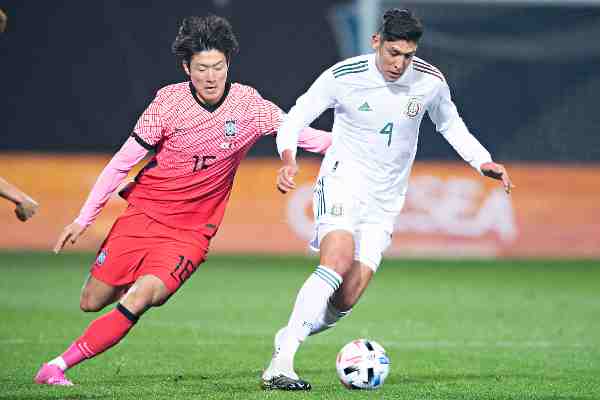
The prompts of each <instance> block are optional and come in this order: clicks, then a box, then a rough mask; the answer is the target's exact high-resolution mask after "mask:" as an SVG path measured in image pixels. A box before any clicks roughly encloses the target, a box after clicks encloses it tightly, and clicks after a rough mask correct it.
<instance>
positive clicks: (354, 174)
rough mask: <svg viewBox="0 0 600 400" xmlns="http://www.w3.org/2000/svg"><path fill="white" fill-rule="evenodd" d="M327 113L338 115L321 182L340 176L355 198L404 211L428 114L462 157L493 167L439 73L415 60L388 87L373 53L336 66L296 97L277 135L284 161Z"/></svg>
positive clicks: (322, 167) (474, 163) (418, 59)
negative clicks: (330, 110) (329, 176)
mask: <svg viewBox="0 0 600 400" xmlns="http://www.w3.org/2000/svg"><path fill="white" fill-rule="evenodd" d="M327 108H334V113H335V119H334V124H333V128H332V134H333V142H332V145H331V147H329V149H328V150H327V153H326V155H325V158H324V159H323V163H322V164H321V171H320V176H323V175H327V174H328V173H330V172H332V171H335V172H336V174H337V175H342V176H345V177H347V179H345V181H346V182H347V185H348V189H349V190H350V191H351V192H352V193H353V195H355V196H357V197H358V198H361V199H363V200H365V201H367V202H369V203H371V201H376V203H377V204H379V205H381V207H382V208H383V209H385V211H389V212H399V211H400V209H401V208H402V204H403V202H404V195H405V193H406V190H407V186H408V178H409V175H410V170H411V167H412V164H413V161H414V159H415V154H416V152H417V142H418V133H419V126H420V125H421V120H422V119H423V116H424V115H425V111H427V113H428V114H429V117H430V118H431V120H432V121H433V122H434V124H435V126H436V129H437V130H438V131H439V132H440V133H441V134H442V135H443V136H444V138H445V139H446V140H447V141H448V142H449V143H450V144H451V145H452V147H454V149H455V150H456V151H457V152H458V153H459V154H460V155H461V156H462V158H463V159H464V160H465V161H467V162H468V163H470V164H471V165H472V166H473V167H474V168H476V169H477V170H478V171H479V167H480V165H481V164H482V163H485V162H488V161H491V157H490V154H489V153H488V151H487V150H486V149H485V148H484V147H483V146H482V145H481V144H480V143H479V142H478V141H477V139H475V138H474V137H473V135H471V134H470V133H469V130H468V129H467V127H466V126H465V124H464V122H463V120H462V118H461V117H460V116H459V114H458V112H457V110H456V106H455V105H454V103H453V102H452V100H451V97H450V89H449V87H448V85H447V83H446V80H445V78H444V76H443V75H442V73H441V72H440V71H439V70H438V69H437V68H436V67H434V66H432V65H431V64H429V63H427V62H425V61H423V60H422V59H420V58H417V57H415V58H414V59H413V61H412V62H411V63H410V64H409V67H408V68H407V69H406V71H405V72H404V74H403V75H402V76H401V77H400V78H399V79H398V80H396V81H393V82H388V81H386V80H385V79H384V78H383V76H382V74H381V73H380V72H379V70H378V69H377V66H376V65H375V54H374V53H373V54H369V55H362V56H358V57H354V58H350V59H347V60H345V61H342V62H340V63H337V64H336V65H334V66H332V67H331V68H329V69H328V70H326V71H325V72H323V74H321V76H320V77H319V78H318V79H317V80H316V81H315V82H314V83H313V85H312V86H311V87H310V88H309V89H308V91H307V92H306V93H305V94H303V95H302V96H301V97H299V98H298V100H297V101H296V105H295V106H294V107H292V109H291V111H290V113H289V114H288V115H287V118H286V119H285V121H284V123H283V124H282V126H281V127H280V129H279V133H278V135H277V148H278V151H279V153H280V154H282V153H283V151H284V150H286V149H290V150H292V151H293V153H294V155H295V152H296V147H297V141H298V132H300V130H301V129H302V128H304V127H305V126H307V125H309V124H310V123H311V122H312V121H314V119H315V118H317V117H318V116H319V115H320V114H321V113H322V112H323V111H325V110H326V109H327Z"/></svg>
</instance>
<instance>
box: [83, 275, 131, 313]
mask: <svg viewBox="0 0 600 400" xmlns="http://www.w3.org/2000/svg"><path fill="white" fill-rule="evenodd" d="M126 290H127V286H112V285H109V284H108V283H106V282H103V281H101V280H99V279H96V278H94V277H93V276H92V275H91V274H89V275H88V277H87V279H86V280H85V283H84V284H83V288H82V289H81V296H80V300H79V306H80V308H81V309H82V310H83V311H100V310H101V309H103V308H104V307H106V306H107V305H109V304H112V303H114V302H115V301H117V300H119V298H121V296H122V295H123V294H124V293H125V291H126Z"/></svg>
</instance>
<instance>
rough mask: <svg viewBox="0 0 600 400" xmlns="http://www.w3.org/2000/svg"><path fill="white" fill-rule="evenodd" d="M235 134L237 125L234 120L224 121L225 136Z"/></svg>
mask: <svg viewBox="0 0 600 400" xmlns="http://www.w3.org/2000/svg"><path fill="white" fill-rule="evenodd" d="M236 134H237V126H236V121H235V120H230V121H225V136H227V137H232V136H235V135H236Z"/></svg>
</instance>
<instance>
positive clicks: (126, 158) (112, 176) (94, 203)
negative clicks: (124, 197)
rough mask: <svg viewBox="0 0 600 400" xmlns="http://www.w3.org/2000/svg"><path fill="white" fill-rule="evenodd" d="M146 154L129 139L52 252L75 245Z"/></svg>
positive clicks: (108, 166) (146, 151)
mask: <svg viewBox="0 0 600 400" xmlns="http://www.w3.org/2000/svg"><path fill="white" fill-rule="evenodd" d="M147 153H148V150H147V149H146V148H145V147H143V146H142V145H140V143H138V141H137V140H136V139H135V138H134V137H133V136H131V137H129V138H128V139H127V141H126V142H125V143H124V144H123V146H122V147H121V149H120V150H119V151H118V152H117V153H116V154H115V155H114V156H113V158H112V159H111V160H110V162H109V163H108V164H107V165H106V167H104V170H103V171H102V173H100V175H99V176H98V179H97V180H96V183H95V184H94V187H93V188H92V190H91V192H90V194H89V195H88V198H87V200H86V201H85V203H84V205H83V207H82V208H81V211H80V212H79V216H78V217H77V218H75V221H73V222H72V223H71V224H69V225H67V226H66V227H65V229H64V230H63V231H62V233H61V235H60V237H59V238H58V241H57V242H56V245H55V246H54V252H55V253H58V252H60V251H61V250H62V248H63V247H64V246H65V244H66V243H67V242H70V243H71V244H73V243H75V242H76V241H77V239H78V238H79V236H81V234H82V233H83V232H84V231H85V230H86V229H87V227H88V226H90V225H91V224H92V223H93V222H94V220H95V219H96V217H97V216H98V214H100V211H102V209H103V208H104V205H105V204H106V202H107V201H108V199H110V197H111V196H112V194H113V193H114V192H115V190H117V188H118V187H119V185H120V184H121V182H123V180H124V179H125V178H126V177H127V174H128V173H129V171H131V169H132V168H133V167H134V166H135V165H136V164H137V163H138V162H140V161H141V160H142V159H143V158H144V157H145V156H146V154H147Z"/></svg>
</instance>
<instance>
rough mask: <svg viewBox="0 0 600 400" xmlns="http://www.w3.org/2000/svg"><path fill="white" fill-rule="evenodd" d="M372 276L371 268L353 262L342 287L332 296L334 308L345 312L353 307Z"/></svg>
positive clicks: (358, 262)
mask: <svg viewBox="0 0 600 400" xmlns="http://www.w3.org/2000/svg"><path fill="white" fill-rule="evenodd" d="M373 274H374V271H373V269H372V268H371V267H369V266H367V265H365V264H363V263H361V262H360V261H354V263H353V264H352V269H351V272H350V273H349V274H348V275H347V276H346V277H345V278H344V281H343V282H342V286H341V287H340V289H339V290H338V291H337V292H336V293H335V294H334V296H333V304H334V305H335V306H336V308H337V309H338V310H340V311H347V310H349V309H351V308H352V307H354V305H355V304H356V303H357V302H358V300H359V299H360V297H361V296H362V295H363V293H364V292H365V290H366V289H367V287H368V286H369V283H370V282H371V279H372V278H373Z"/></svg>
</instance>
